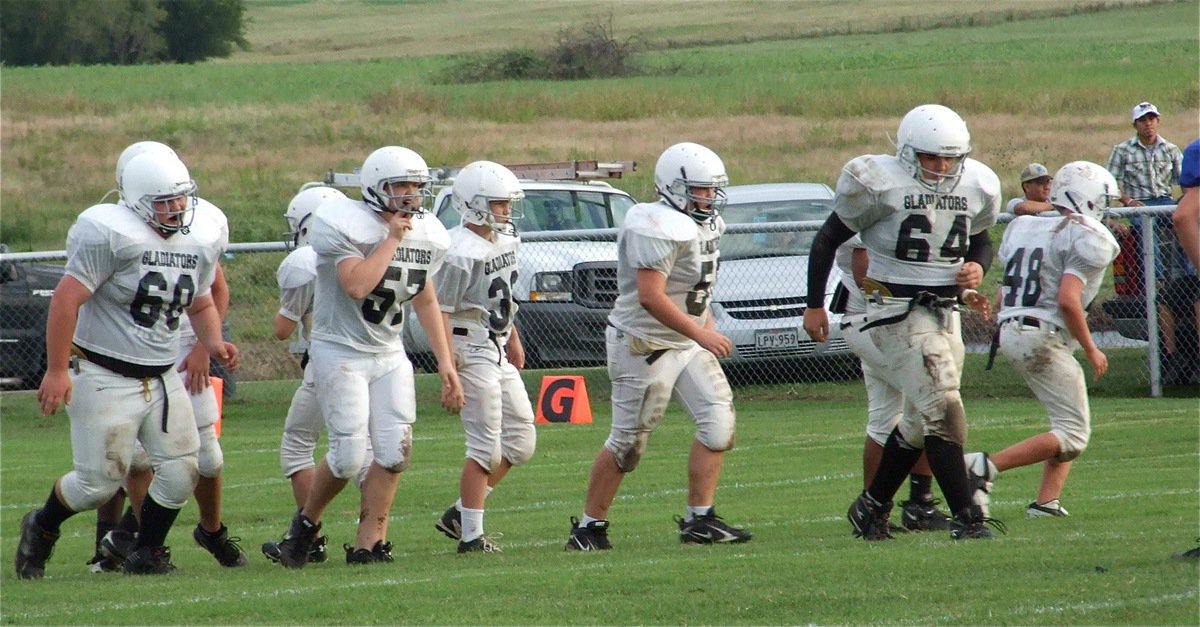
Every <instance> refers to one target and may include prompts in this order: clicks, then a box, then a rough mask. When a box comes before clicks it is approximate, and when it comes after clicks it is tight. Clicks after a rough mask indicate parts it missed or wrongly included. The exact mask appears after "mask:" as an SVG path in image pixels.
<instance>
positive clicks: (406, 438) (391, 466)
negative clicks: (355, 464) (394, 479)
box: [375, 425, 412, 472]
mask: <svg viewBox="0 0 1200 627" xmlns="http://www.w3.org/2000/svg"><path fill="white" fill-rule="evenodd" d="M398 435H399V437H398V438H397V441H396V442H391V443H389V446H388V447H387V448H382V449H379V448H376V449H375V463H376V464H379V466H380V467H381V468H383V469H384V470H387V471H388V472H404V471H405V470H408V463H409V460H410V459H411V457H412V425H400V427H399V429H398Z"/></svg>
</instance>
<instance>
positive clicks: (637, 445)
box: [604, 429, 650, 472]
mask: <svg viewBox="0 0 1200 627" xmlns="http://www.w3.org/2000/svg"><path fill="white" fill-rule="evenodd" d="M649 438H650V432H649V431H644V430H640V429H637V430H625V429H621V430H617V429H613V430H612V432H611V433H609V434H608V440H606V441H605V442H604V447H605V448H607V449H608V450H609V451H610V452H612V454H613V459H614V460H615V461H616V462H617V469H618V470H620V471H621V472H633V471H634V470H635V469H636V468H637V465H638V462H640V461H642V453H644V452H646V441H647V440H649Z"/></svg>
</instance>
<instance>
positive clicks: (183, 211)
mask: <svg viewBox="0 0 1200 627" xmlns="http://www.w3.org/2000/svg"><path fill="white" fill-rule="evenodd" d="M120 191H121V203H122V204H124V205H125V206H126V207H129V208H130V209H132V210H133V212H134V213H136V214H138V215H139V216H141V217H142V219H143V220H145V221H146V222H147V223H148V224H149V225H150V226H152V227H154V228H156V229H158V230H160V231H162V232H164V233H174V232H176V231H181V232H183V233H187V232H188V227H190V226H191V224H192V217H193V214H194V212H195V209H196V182H195V181H193V180H192V177H191V175H189V174H188V169H187V166H186V165H184V164H183V162H182V161H180V160H179V158H178V157H176V156H174V155H168V154H163V153H160V152H155V151H148V152H145V153H143V154H140V155H137V156H135V157H133V158H132V159H130V160H129V163H127V164H125V168H124V169H123V170H122V171H121V190H120ZM178 198H183V199H184V201H185V202H184V204H183V206H182V208H170V207H165V208H163V209H162V210H161V211H158V210H155V208H154V203H156V202H167V201H173V200H175V199H178Z"/></svg>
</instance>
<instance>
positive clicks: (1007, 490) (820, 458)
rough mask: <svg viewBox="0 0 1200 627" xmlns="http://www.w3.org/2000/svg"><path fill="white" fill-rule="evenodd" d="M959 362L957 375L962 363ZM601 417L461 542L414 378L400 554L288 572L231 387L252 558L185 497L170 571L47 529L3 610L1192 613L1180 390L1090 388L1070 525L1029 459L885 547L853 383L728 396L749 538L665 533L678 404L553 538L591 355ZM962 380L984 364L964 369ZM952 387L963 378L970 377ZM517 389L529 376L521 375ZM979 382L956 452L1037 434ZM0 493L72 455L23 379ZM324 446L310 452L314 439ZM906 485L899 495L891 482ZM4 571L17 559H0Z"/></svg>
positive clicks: (88, 532)
mask: <svg viewBox="0 0 1200 627" xmlns="http://www.w3.org/2000/svg"><path fill="white" fill-rule="evenodd" d="M970 374H971V373H970V372H968V375H970ZM589 377H590V379H589V380H590V383H591V385H590V392H591V397H592V410H593V413H594V415H595V417H596V421H595V423H593V424H592V425H590V426H583V425H554V426H550V427H539V430H538V436H539V443H538V452H537V455H536V456H535V457H534V459H533V460H532V461H531V462H530V463H529V464H528V465H527V466H525V467H522V468H518V469H516V470H515V471H514V472H513V473H512V474H511V475H510V476H509V478H508V479H507V480H506V481H505V483H503V484H501V486H500V488H499V489H498V490H497V491H496V492H495V493H494V494H493V495H492V496H491V497H490V499H489V509H488V517H487V528H488V530H489V532H502V533H503V534H504V535H503V537H502V538H501V539H500V542H501V544H502V545H503V547H504V549H505V552H504V553H503V554H498V555H484V554H475V555H466V556H459V555H456V554H455V553H454V548H455V545H454V543H453V542H451V541H449V540H447V539H446V538H444V537H442V536H441V535H440V534H439V533H437V532H436V531H435V530H434V529H433V522H434V521H435V520H436V518H437V516H438V515H439V514H440V512H441V511H442V510H443V509H444V508H445V507H446V506H447V505H448V504H449V503H451V502H453V500H454V498H455V496H456V491H457V477H458V470H459V468H460V467H461V459H462V433H461V428H460V427H459V425H458V422H457V420H456V419H454V418H452V417H450V416H447V415H445V414H444V412H442V411H441V410H439V409H436V404H435V400H434V395H433V388H432V386H433V385H435V384H436V383H435V381H433V380H432V378H431V377H429V376H426V375H423V376H421V377H419V388H420V390H419V398H418V400H419V404H420V407H421V408H422V409H423V411H424V412H426V413H423V414H422V415H421V417H420V419H419V422H418V424H417V429H416V442H415V446H414V459H415V461H414V466H413V468H412V469H410V470H409V471H408V472H406V473H405V474H404V476H403V479H402V480H401V484H400V491H399V495H398V497H397V500H396V504H395V507H394V509H393V515H392V523H391V531H390V533H389V536H390V539H391V541H392V542H393V543H395V546H396V549H395V554H396V557H397V561H396V562H395V563H394V564H387V565H374V566H369V567H358V568H351V567H349V566H347V565H346V564H345V563H344V562H343V560H342V559H341V558H342V555H341V551H340V550H336V549H335V550H334V555H333V557H334V559H333V560H331V561H330V562H329V563H326V564H323V565H314V566H310V567H309V568H306V569H304V570H302V571H285V570H284V569H282V568H280V567H279V566H276V565H273V564H271V563H269V562H267V560H266V559H265V558H263V557H262V556H261V554H259V552H258V546H259V544H260V543H261V542H263V541H265V540H269V539H272V538H274V537H276V536H277V535H279V534H281V533H282V532H283V531H284V529H285V527H286V525H287V522H288V519H289V517H290V515H291V513H292V504H291V497H290V490H289V488H288V484H287V482H286V481H285V480H284V479H282V478H281V477H280V476H279V469H278V453H277V451H278V441H279V430H280V428H281V425H282V421H283V415H284V413H285V412H286V408H287V399H288V398H289V396H290V394H291V392H292V390H293V389H294V386H295V382H293V381H279V382H258V383H244V384H243V385H242V386H240V387H239V398H238V399H237V400H236V401H231V402H229V403H227V404H226V409H225V428H224V436H223V438H222V446H223V448H224V450H225V460H226V471H225V482H226V489H225V506H224V512H225V516H224V517H225V520H226V522H227V524H228V525H229V527H230V528H231V530H232V531H233V533H234V535H238V536H241V538H242V544H243V546H244V547H245V548H246V549H247V551H248V553H249V554H250V557H251V562H250V565H249V566H248V567H246V568H244V569H241V570H237V571H230V570H225V569H222V568H221V567H220V566H218V565H217V564H216V563H215V561H213V560H212V559H211V558H210V557H209V556H208V555H207V554H206V553H205V552H204V551H203V550H202V549H200V548H199V547H196V546H195V545H194V544H193V543H192V541H191V538H190V530H191V527H192V526H193V525H194V524H195V522H196V520H197V514H196V510H195V506H194V504H191V503H189V505H188V506H187V507H186V508H185V509H184V511H183V513H182V514H181V515H180V518H179V521H178V523H177V524H176V527H175V529H174V530H173V531H172V533H171V536H170V538H169V539H168V544H170V545H172V549H173V554H174V561H175V563H176V564H177V565H178V566H179V571H177V572H176V573H175V574H173V575H171V576H168V577H161V578H149V579H139V580H137V586H136V587H130V586H129V585H127V584H128V582H129V580H128V579H127V578H126V577H125V576H123V575H114V574H107V575H94V574H91V573H89V572H88V570H87V567H86V566H85V565H84V562H85V561H86V560H87V559H88V557H90V555H91V552H92V541H93V538H92V527H93V522H94V516H93V515H92V514H91V513H90V512H88V513H85V514H82V515H79V516H77V517H75V518H73V519H71V520H70V521H68V522H67V523H66V524H65V525H64V529H63V531H64V534H63V537H62V539H61V540H60V541H59V543H58V545H57V547H56V550H55V553H54V557H53V559H52V560H51V561H50V563H49V565H48V568H47V577H46V579H44V580H42V581H32V582H26V581H18V580H16V579H15V577H14V575H13V573H12V570H11V567H6V568H5V571H4V572H3V574H2V575H0V586H2V591H0V592H2V595H3V597H2V605H0V621H2V622H3V623H5V624H67V623H70V624H79V623H87V624H233V623H255V624H264V623H271V624H300V623H304V624H377V623H416V624H630V623H642V624H681V623H689V624H794V623H824V624H829V623H837V624H846V623H853V624H1080V625H1085V624H1089V625H1090V624H1156V625H1168V624H1170V625H1188V624H1193V625H1194V624H1195V623H1196V616H1197V612H1198V611H1200V596H1198V590H1197V565H1196V564H1195V563H1194V562H1192V563H1184V562H1180V561H1176V560H1171V559H1169V555H1170V554H1171V553H1172V552H1175V551H1179V550H1182V549H1186V548H1189V547H1191V546H1194V544H1195V542H1196V538H1195V536H1196V533H1197V520H1196V517H1197V511H1198V510H1200V492H1198V490H1197V483H1196V477H1197V473H1198V472H1200V456H1198V454H1197V453H1198V451H1197V438H1198V433H1197V429H1198V425H1197V422H1196V402H1195V399H1160V400H1153V401H1149V400H1145V399H1119V398H1098V399H1095V400H1094V402H1093V427H1094V433H1093V438H1092V444H1091V447H1090V448H1089V449H1088V451H1087V453H1086V454H1085V455H1084V456H1083V458H1081V460H1080V461H1079V462H1077V463H1076V465H1075V469H1074V471H1073V472H1072V475H1071V479H1070V481H1069V482H1068V484H1067V488H1066V491H1065V493H1064V503H1065V504H1066V505H1067V506H1068V508H1069V509H1070V510H1071V512H1072V516H1071V517H1069V518H1065V519H1038V520H1027V519H1025V518H1024V517H1023V510H1024V506H1025V504H1026V503H1027V502H1028V501H1029V500H1031V498H1032V497H1033V496H1034V493H1035V491H1036V487H1037V481H1038V478H1039V476H1040V470H1039V469H1037V468H1025V469H1017V470H1013V471H1010V472H1009V473H1007V474H1006V475H1005V476H1003V477H1002V478H1001V479H1000V480H999V482H998V484H997V487H996V489H995V490H994V497H993V498H994V505H993V515H994V516H996V517H998V518H1000V519H1002V520H1004V521H1005V522H1006V523H1007V524H1008V527H1009V533H1008V535H1006V536H1002V537H1000V538H999V539H996V540H994V541H990V542H984V541H976V542H968V543H962V544H955V543H953V542H952V541H951V540H950V539H949V538H948V536H947V535H946V534H944V533H936V534H921V535H915V534H911V535H906V536H901V537H900V538H899V539H898V540H896V541H895V542H891V543H886V544H868V543H866V542H863V541H861V540H857V539H854V538H852V537H851V536H850V533H849V524H848V523H847V522H846V520H845V518H844V514H845V510H846V507H847V506H848V505H849V503H850V501H851V500H852V499H853V497H854V495H855V494H856V493H857V491H858V490H860V489H861V483H860V482H861V479H860V472H861V471H860V461H859V459H860V453H861V448H862V427H863V422H864V420H863V407H864V400H863V398H862V387H861V385H860V384H857V383H854V382H851V383H848V384H842V385H835V384H826V385H823V386H806V387H804V388H802V389H799V390H796V389H789V388H787V387H786V386H777V387H770V388H762V387H750V388H744V389H741V390H739V392H738V399H737V408H738V419H739V424H738V448H737V449H736V450H735V451H733V452H732V453H730V455H729V456H728V457H727V461H726V464H725V469H724V473H723V476H722V483H721V487H720V489H719V491H718V505H719V509H720V511H721V513H722V514H723V515H724V516H725V517H727V518H728V519H729V520H730V521H731V522H734V523H737V524H745V525H747V526H748V527H749V528H750V529H751V530H752V531H753V532H754V533H755V538H754V541H752V542H751V543H749V544H746V545H741V546H728V547H689V546H682V545H680V544H679V542H678V540H677V539H676V534H675V526H674V524H673V523H672V521H671V516H672V515H674V514H677V513H681V509H682V507H683V504H684V498H685V496H686V494H685V477H684V459H685V455H686V453H685V451H686V448H687V446H688V441H689V439H690V437H691V433H692V430H691V428H690V424H689V423H688V421H687V420H686V419H685V418H684V416H683V415H682V414H681V413H680V412H679V411H678V410H677V409H672V410H671V413H670V414H669V415H668V418H667V420H666V421H665V422H664V425H663V426H662V428H661V429H660V430H659V431H658V432H657V433H656V434H655V436H654V437H653V438H652V440H651V444H650V447H649V450H648V453H647V455H646V457H645V458H644V460H643V462H642V464H641V466H640V467H639V469H638V471H637V472H636V473H634V474H632V475H630V476H629V477H628V478H627V480H626V481H625V484H624V486H623V489H622V492H621V494H620V495H619V496H618V499H617V501H616V503H615V504H614V507H613V510H612V512H611V518H612V520H613V528H612V539H613V542H614V544H615V546H616V549H615V550H613V551H611V552H607V553H603V554H574V553H565V552H563V551H562V544H563V542H564V540H565V538H566V532H567V530H568V527H569V525H568V520H567V519H568V517H570V516H573V515H574V516H578V515H579V511H580V509H581V508H582V502H583V495H584V491H585V486H586V480H587V472H588V468H589V465H590V462H591V459H592V457H593V455H594V453H595V450H596V448H597V447H598V446H599V445H600V443H601V442H602V441H603V439H604V437H605V434H606V433H607V427H608V403H607V389H606V388H605V387H604V377H603V374H602V373H598V372H592V373H590V374H589ZM975 380H979V379H975ZM968 385H969V384H968ZM529 387H530V389H537V388H536V385H535V384H534V383H533V382H531V383H530V385H529ZM989 396H991V392H982V391H980V390H976V393H975V394H973V395H972V398H971V399H970V400H968V405H967V408H968V415H969V421H970V423H971V435H970V446H969V447H968V448H971V449H984V450H996V449H998V448H1001V447H1003V446H1005V445H1007V444H1009V443H1011V442H1014V441H1016V440H1018V439H1020V438H1024V437H1027V436H1029V435H1032V434H1034V433H1037V432H1039V431H1041V430H1043V429H1044V427H1045V425H1044V418H1043V413H1042V408H1041V406H1040V404H1038V403H1037V402H1036V401H1034V400H1032V399H1029V398H1013V397H1010V398H995V397H991V398H988V397H989ZM0 403H2V404H3V411H4V420H3V423H2V427H0V429H2V431H0V459H2V460H3V462H2V467H0V471H2V480H0V489H2V490H3V495H4V499H3V506H2V508H0V523H2V527H3V534H2V537H0V552H2V553H3V555H4V558H5V559H10V557H11V556H12V555H13V552H14V550H15V543H16V535H17V529H18V524H17V522H18V520H19V519H20V517H21V515H23V514H24V513H25V512H26V511H28V510H29V509H32V508H34V507H37V506H39V505H40V503H41V502H42V501H44V499H45V496H46V493H47V491H48V490H49V487H50V485H51V483H52V482H53V481H54V478H55V477H57V476H58V475H60V474H61V473H62V472H64V471H66V470H67V469H68V468H69V465H70V453H69V447H67V446H66V442H67V439H68V435H67V431H68V429H67V421H66V418H65V417H64V416H61V415H60V416H59V417H55V418H39V417H36V414H35V404H34V398H33V395H32V394H31V393H11V394H5V395H4V396H2V397H0ZM322 450H323V447H322ZM901 496H902V497H903V496H904V495H903V494H902V495H901ZM356 507H357V495H356V494H354V493H353V492H352V491H351V492H347V493H343V495H341V496H340V497H339V498H338V499H337V500H336V501H335V502H334V503H333V505H332V506H331V507H330V509H329V510H328V512H327V514H326V517H325V529H326V532H327V533H328V534H329V537H330V541H331V548H334V547H336V546H340V544H341V543H342V542H346V541H350V540H351V539H352V534H353V528H354V517H355V515H356V511H357V509H356ZM8 563H10V564H11V562H8Z"/></svg>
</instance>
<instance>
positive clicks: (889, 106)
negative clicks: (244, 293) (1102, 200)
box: [0, 2, 1200, 250]
mask: <svg viewBox="0 0 1200 627" xmlns="http://www.w3.org/2000/svg"><path fill="white" fill-rule="evenodd" d="M805 4H806V3H798V5H799V6H800V7H801V9H799V10H802V11H803V10H807V11H810V12H813V13H817V14H823V13H822V12H825V11H829V10H831V9H830V7H829V6H827V5H812V6H810V7H809V8H808V9H804V5H805ZM772 5H773V3H772V4H771V5H767V6H772ZM297 6H299V7H307V5H297ZM418 6H419V7H423V8H422V9H421V10H426V9H428V8H429V7H430V5H418ZM668 6H674V5H664V7H668ZM780 6H785V7H788V10H796V9H795V7H794V6H793V5H790V4H784V5H780ZM883 6H885V7H886V6H888V5H887V3H884V5H883ZM938 6H939V7H942V5H938ZM284 8H286V7H284ZM265 9H266V7H263V10H265ZM314 9H315V8H314ZM662 10H665V8H664V9H662ZM940 10H944V7H942V9H940ZM836 11H838V12H839V13H838V15H840V16H841V18H843V19H846V20H850V19H852V18H853V17H855V16H856V12H859V11H861V7H860V6H859V5H857V4H851V5H841V6H840V8H837V9H836ZM1195 17H1196V16H1195V8H1194V6H1193V5H1191V4H1190V3H1186V2H1182V3H1170V4H1153V5H1148V6H1145V5H1139V6H1135V7H1127V8H1115V9H1109V10H1104V11H1096V12H1090V11H1081V12H1079V13H1078V14H1074V15H1068V16H1062V17H1045V18H1043V19H1038V20H1025V21H1013V22H1007V21H997V22H994V23H989V24H987V25H975V26H963V27H958V28H944V29H939V30H934V31H916V32H896V33H882V34H871V35H847V36H830V37H822V38H819V39H799V40H779V41H774V40H772V41H758V42H752V43H746V44H738V45H724V46H715V47H714V46H706V47H699V48H672V49H669V50H662V51H658V52H653V53H650V54H649V55H648V56H647V62H648V63H650V64H653V63H661V64H669V65H671V66H679V67H680V68H682V70H683V71H682V73H681V74H679V75H674V76H669V77H654V78H646V77H641V78H628V79H619V80H599V81H582V82H502V83H483V84H473V85H448V84H442V83H441V82H440V78H439V77H441V76H442V73H443V72H444V70H445V69H446V68H448V67H449V66H450V64H452V63H453V62H454V59H455V58H454V57H448V56H447V57H437V56H413V57H405V58H402V59H382V60H374V61H331V62H327V63H256V64H255V63H208V64H200V65H194V66H139V67H120V68H118V67H97V68H6V69H5V71H4V73H3V77H2V80H3V98H4V107H3V111H2V112H0V121H2V124H3V133H2V134H0V167H2V172H3V182H4V211H3V215H0V238H2V239H3V240H5V241H6V242H7V243H8V244H10V246H11V247H12V249H13V250H40V249H52V248H60V247H61V246H62V242H63V238H64V236H65V233H66V230H67V227H68V226H69V225H70V223H71V222H72V220H73V219H74V216H75V215H77V214H78V212H79V211H81V210H82V209H83V208H84V207H86V206H87V205H89V204H91V203H93V202H95V201H96V200H97V199H99V197H100V196H101V195H103V193H104V191H105V190H107V189H110V188H111V187H113V181H112V174H111V172H112V163H113V161H114V160H115V155H116V154H117V153H118V152H119V151H120V149H121V148H122V147H124V146H125V145H127V144H129V143H131V142H133V141H136V140H140V139H146V138H154V139H159V140H162V141H165V142H167V143H170V144H171V145H173V146H175V147H176V148H177V149H178V150H179V152H180V153H181V155H182V156H183V157H184V158H185V160H186V161H187V162H188V163H189V165H190V166H191V167H192V170H193V173H194V175H195V178H196V179H197V180H198V181H199V183H200V185H201V190H202V194H203V195H204V196H206V197H207V198H209V199H210V200H212V201H213V202H215V203H216V204H217V205H218V206H221V207H223V208H225V209H227V212H228V213H229V214H230V216H231V223H232V226H233V232H232V236H233V239H234V240H235V241H255V240H265V239H272V238H274V237H276V234H277V233H278V231H279V228H280V227H279V225H280V224H281V223H282V222H281V220H280V219H279V215H280V213H281V212H282V209H283V207H284V205H285V204H286V202H287V200H288V199H289V198H290V197H291V195H292V194H293V193H295V191H296V189H297V188H298V186H299V185H300V184H302V183H303V182H305V181H308V180H313V179H315V178H319V176H320V175H321V174H322V173H323V172H324V171H325V170H327V169H328V168H331V167H337V168H351V167H354V166H356V165H358V164H359V163H361V159H362V158H363V157H364V156H365V155H366V154H367V153H368V152H369V151H370V150H372V149H373V148H375V147H377V146H379V145H383V144H387V143H399V144H407V145H410V146H413V147H415V148H417V149H418V150H419V151H420V152H422V153H423V154H424V155H425V156H426V158H427V160H428V161H429V162H430V163H432V164H443V163H445V164H461V163H462V162H465V161H468V160H471V159H476V158H491V159H496V160H501V161H504V160H511V161H531V160H558V159H565V158H574V157H587V156H594V157H600V158H612V159H636V160H639V161H641V162H642V164H643V168H642V169H641V171H640V172H639V173H637V174H635V175H634V176H633V177H630V178H628V179H624V180H622V181H621V185H622V186H623V187H625V188H626V189H627V190H628V191H630V192H631V193H633V194H634V195H635V196H639V197H643V198H645V197H649V196H650V195H651V192H652V188H651V182H650V173H649V169H650V168H648V167H645V166H646V165H648V164H650V163H652V162H653V160H654V158H655V157H656V156H657V154H658V152H659V151H661V149H662V148H663V147H664V146H666V145H669V144H670V143H673V142H675V141H679V140H683V139H690V140H694V141H700V142H704V143H707V144H710V145H712V146H713V147H714V148H715V149H717V151H718V152H719V153H720V154H721V155H722V156H723V157H724V158H725V160H726V162H727V164H728V165H729V168H730V171H731V174H732V177H733V180H734V182H737V183H749V182H763V181H782V180H812V181H820V182H826V183H832V182H833V181H834V180H835V178H836V175H837V172H838V169H839V168H840V166H841V164H842V163H844V162H845V161H846V160H848V159H849V158H851V157H853V156H855V155H857V154H861V153H863V152H887V151H890V147H889V145H888V143H887V139H886V137H887V135H888V134H889V133H894V128H895V124H896V122H897V120H898V118H899V116H900V115H901V114H902V113H903V112H904V111H905V110H907V109H908V108H910V107H911V106H913V105H915V104H918V103H921V102H928V101H940V102H945V103H946V104H949V105H951V106H953V107H956V108H957V109H958V110H959V111H961V112H962V113H963V114H964V116H965V117H966V119H967V121H968V123H969V124H970V126H971V128H972V130H973V135H974V137H975V142H974V143H975V146H976V156H977V157H979V158H980V159H982V160H983V161H985V162H986V163H989V164H990V165H992V166H993V168H995V169H996V170H997V171H998V172H999V173H1001V175H1002V178H1003V180H1004V181H1005V185H1006V190H1007V191H1008V192H1009V193H1015V192H1016V191H1017V186H1016V181H1015V177H1014V176H1012V174H1011V173H1012V172H1015V171H1016V170H1017V169H1019V168H1020V167H1021V165H1023V164H1024V163H1027V162H1029V161H1033V160H1038V161H1042V162H1045V163H1049V164H1051V165H1053V164H1058V163H1063V162H1066V161H1068V160H1074V159H1078V158H1087V159H1091V160H1095V161H1104V160H1105V159H1106V158H1107V156H1108V152H1109V150H1110V149H1111V146H1112V145H1113V144H1115V143H1117V142H1118V141H1121V140H1122V139H1124V138H1125V137H1127V136H1128V135H1129V133H1130V131H1131V129H1130V128H1129V126H1127V118H1126V116H1127V115H1128V113H1127V112H1128V109H1129V107H1130V106H1131V105H1132V103H1133V102H1136V101H1140V100H1143V99H1149V100H1153V101H1155V102H1156V103H1157V104H1158V105H1159V106H1160V108H1161V109H1162V110H1163V112H1164V118H1163V124H1162V132H1163V134H1164V135H1165V136H1166V137H1168V138H1170V139H1173V140H1175V141H1177V142H1179V143H1183V142H1185V141H1186V140H1187V139H1189V138H1190V137H1195V136H1197V135H1200V128H1198V127H1197V121H1196V115H1197V107H1198V103H1197V90H1198V82H1197V79H1196V75H1195V59H1196V57H1197V54H1198V47H1197V37H1196V34H1195V28H1194V26H1195ZM431 19H432V18H431ZM672 19H674V18H672ZM755 32H757V31H755ZM1151 60H1152V62H1151Z"/></svg>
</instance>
